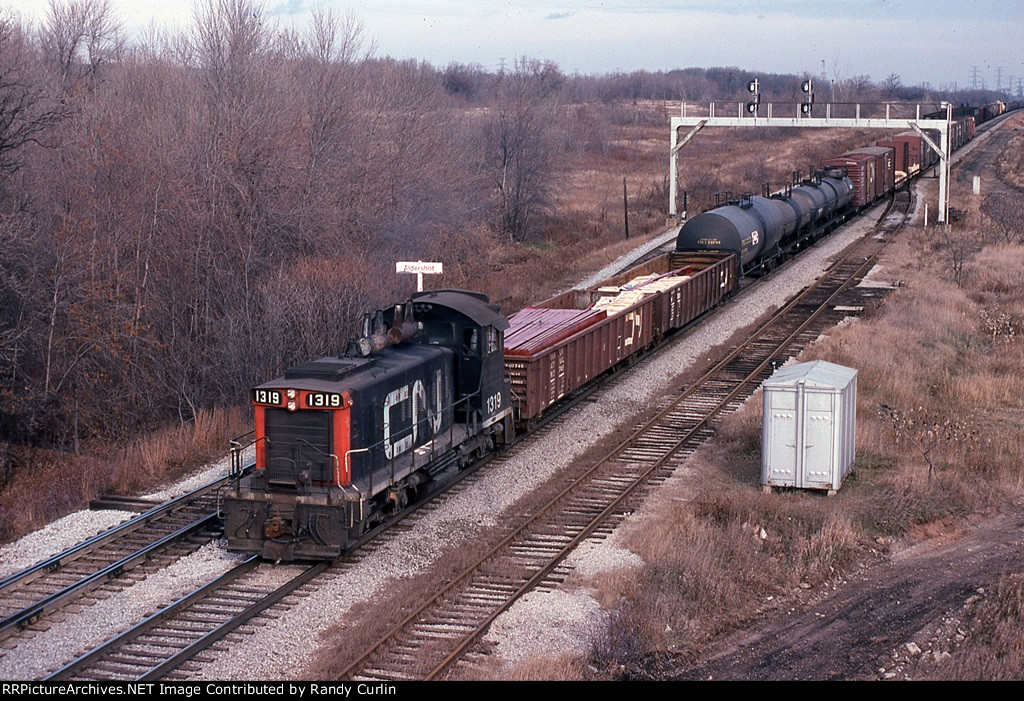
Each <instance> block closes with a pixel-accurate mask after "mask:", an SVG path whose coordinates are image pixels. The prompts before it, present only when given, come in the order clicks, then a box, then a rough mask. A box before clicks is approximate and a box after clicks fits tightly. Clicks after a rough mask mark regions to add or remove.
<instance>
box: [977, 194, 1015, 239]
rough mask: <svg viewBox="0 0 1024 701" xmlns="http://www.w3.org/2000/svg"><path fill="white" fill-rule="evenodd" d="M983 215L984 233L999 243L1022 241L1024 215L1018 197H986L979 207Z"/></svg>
mask: <svg viewBox="0 0 1024 701" xmlns="http://www.w3.org/2000/svg"><path fill="white" fill-rule="evenodd" d="M981 211H982V214H984V215H985V219H986V223H987V224H988V226H987V227H986V231H987V232H990V233H991V234H992V236H991V238H994V239H996V240H998V241H1000V242H1001V243H1021V242H1022V241H1024V213H1022V212H1021V208H1020V197H1014V196H1012V195H1007V194H996V195H987V196H986V197H985V199H984V201H983V202H982V205H981Z"/></svg>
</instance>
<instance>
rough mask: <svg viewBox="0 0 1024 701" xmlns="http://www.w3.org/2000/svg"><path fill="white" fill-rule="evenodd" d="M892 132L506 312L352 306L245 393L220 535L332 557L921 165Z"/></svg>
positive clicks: (917, 140)
mask: <svg viewBox="0 0 1024 701" xmlns="http://www.w3.org/2000/svg"><path fill="white" fill-rule="evenodd" d="M967 119H970V118H965V121H966V120H967ZM964 134H965V135H968V136H967V138H969V135H973V128H965V131H964ZM904 137H905V138H904ZM893 140H895V142H896V145H895V146H890V145H887V143H886V144H885V145H882V146H878V145H876V146H874V147H869V148H868V149H861V150H858V151H854V152H850V153H847V154H843V155H842V156H839V157H837V158H836V159H829V160H828V161H826V162H825V163H824V164H823V166H824V168H823V170H822V171H820V172H819V173H817V174H816V175H814V176H813V177H811V178H809V179H806V180H803V181H801V182H799V183H795V184H794V185H793V186H791V187H789V188H787V189H786V190H785V191H783V192H782V193H777V194H776V195H773V196H769V197H746V198H744V199H743V200H742V201H739V202H735V203H732V204H729V205H726V206H724V207H717V208H715V209H712V210H710V211H708V212H705V213H703V214H700V215H698V216H697V217H694V218H693V219H692V220H690V221H689V222H687V223H686V225H684V226H683V227H682V229H681V230H680V232H679V235H678V239H677V244H676V250H675V251H673V252H670V253H665V254H663V255H661V256H659V257H658V258H655V259H654V260H652V261H649V262H646V263H644V264H642V265H640V266H638V267H635V268H633V269H631V270H629V271H628V272H626V273H623V274H621V275H617V276H615V277H612V278H609V279H607V280H605V281H603V282H602V283H600V284H598V285H596V286H594V287H591V288H589V289H585V290H572V291H570V292H567V293H565V294H563V295H559V296H557V297H554V298H552V299H549V300H547V301H545V302H542V303H540V304H538V305H536V306H533V307H528V308H526V309H523V310H521V311H519V312H517V313H516V314H513V315H512V316H510V317H506V316H505V315H503V314H502V313H501V311H500V310H499V309H498V308H497V307H496V306H495V305H492V304H491V303H490V301H489V299H488V298H487V297H486V295H483V294H481V293H477V292H467V291H464V290H436V291H431V292H422V293H417V294H415V295H413V296H412V298H411V299H410V300H408V301H407V302H406V303H404V304H399V305H395V306H394V307H392V308H390V309H386V310H381V311H379V312H377V313H376V314H374V315H366V316H364V320H363V331H362V335H361V337H360V338H359V339H357V340H356V341H354V342H353V343H351V344H350V345H349V348H348V349H347V351H346V352H345V353H344V354H342V355H340V356H337V357H325V358H320V359H318V360H314V361H312V362H307V363H303V364H300V365H297V366H295V367H292V368H289V369H288V370H286V371H285V373H284V375H282V376H281V377H279V378H277V379H275V380H272V381H270V382H266V383H264V384H261V385H259V386H258V387H256V388H254V389H253V390H252V393H251V401H252V404H253V406H254V414H255V441H254V443H255V450H256V462H255V466H254V469H253V470H251V471H250V472H248V473H246V474H244V475H243V474H242V471H241V470H235V471H234V475H233V476H234V480H233V482H232V485H231V487H230V488H229V491H228V493H227V494H226V495H225V497H224V501H223V508H222V511H223V515H224V527H225V537H226V539H227V545H228V549H229V550H231V551H235V552H243V553H260V554H261V555H262V556H263V557H265V558H268V559H272V560H275V561H282V560H322V559H333V558H335V557H337V556H338V555H340V554H341V553H343V552H345V551H346V550H348V549H350V548H351V547H352V545H353V543H355V542H356V541H357V540H359V538H360V537H362V535H363V534H364V533H366V532H367V531H368V530H369V529H370V528H372V527H373V526H374V525H375V524H377V523H379V522H381V521H383V520H384V519H386V518H387V517H389V516H390V515H392V514H395V513H397V512H399V511H401V510H402V509H403V508H404V507H405V506H406V505H407V504H409V503H410V502H411V501H413V500H415V499H417V498H419V497H420V496H421V495H423V494H425V493H426V492H427V490H429V489H430V488H431V487H432V486H433V484H434V483H437V482H441V481H443V480H445V479H447V478H448V477H449V476H451V475H452V474H456V473H457V472H458V471H459V470H461V469H462V468H464V467H465V466H467V465H468V464H470V463H471V462H473V461H474V460H476V459H478V458H479V457H481V456H483V455H486V454H488V453H490V452H491V451H493V450H495V449H496V448H498V447H500V446H502V445H505V444H508V443H509V442H510V441H511V440H512V439H513V437H514V436H515V435H516V433H517V432H520V431H525V430H530V429H531V428H532V427H533V426H534V425H535V423H536V421H537V420H538V419H539V418H540V417H541V416H543V415H544V414H545V412H548V411H550V410H551V409H552V407H554V406H555V405H557V404H559V403H560V402H561V401H562V400H563V399H565V398H567V397H569V396H570V395H572V394H573V393H576V392H577V391H578V390H580V389H581V388H583V387H585V386H586V385H588V384H589V383H591V382H592V381H594V380H595V379H596V378H598V377H600V376H602V375H604V374H606V373H609V372H612V371H615V370H616V369H617V368H619V367H621V366H623V365H625V364H628V363H630V362H632V361H633V360H634V359H635V358H636V357H637V356H638V355H639V354H640V353H642V352H644V351H645V350H647V349H649V348H652V347H654V346H656V345H657V344H658V343H659V342H660V341H661V340H662V339H663V338H664V337H665V336H666V335H668V334H670V333H672V332H674V331H675V330H677V329H679V328H682V327H683V326H685V325H687V324H689V323H690V322H692V321H693V320H694V319H696V318H697V317H699V316H701V315H703V314H705V313H707V312H708V311H710V310H711V309H713V308H714V307H715V306H717V305H718V304H719V303H720V302H722V301H723V300H724V299H725V298H726V297H728V296H729V295H730V294H732V293H733V292H734V291H735V290H736V289H737V287H738V285H739V280H740V278H741V276H742V275H743V274H746V273H751V272H754V273H761V272H765V271H767V270H768V269H770V268H771V267H774V266H775V265H776V264H777V263H778V262H779V261H780V260H782V259H783V258H785V257H786V256H788V255H790V254H792V253H793V252H795V251H796V250H798V249H799V248H801V247H803V246H805V245H807V244H808V243H809V242H810V241H812V240H814V239H816V238H818V237H819V236H821V235H823V234H825V233H827V232H828V231H830V230H831V229H833V228H835V227H836V226H838V225H839V224H840V223H842V222H843V221H845V220H846V219H847V218H848V217H850V216H852V215H853V214H855V213H856V212H857V211H858V210H860V209H862V208H864V207H866V206H869V205H870V204H871V203H873V202H874V201H876V200H877V199H878V198H880V197H882V196H884V195H885V194H887V193H888V192H890V191H891V190H892V189H893V188H895V187H898V186H899V185H900V184H901V183H902V182H903V180H904V179H906V178H909V177H912V175H913V174H915V173H919V172H922V170H923V169H925V168H927V167H928V165H929V164H930V162H929V160H928V159H929V157H928V155H927V154H928V152H929V149H927V148H925V147H922V139H921V137H920V135H918V134H916V133H913V134H911V135H900V136H898V137H893V139H890V140H887V141H893ZM880 143H881V142H880ZM897 151H899V154H897Z"/></svg>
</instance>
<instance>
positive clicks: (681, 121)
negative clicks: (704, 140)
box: [668, 103, 953, 223]
mask: <svg viewBox="0 0 1024 701" xmlns="http://www.w3.org/2000/svg"><path fill="white" fill-rule="evenodd" d="M781 106H782V105H780V107H781ZM944 106H945V107H946V119H945V120H942V119H922V118H921V106H920V105H918V106H917V110H916V114H917V116H916V117H915V118H914V119H898V118H891V117H890V116H889V114H890V112H889V108H890V105H886V109H885V114H886V116H885V117H884V118H879V117H861V116H860V113H861V109H860V108H861V106H860V105H857V106H856V112H855V114H856V116H855V117H853V118H839V117H833V116H832V114H833V109H832V107H833V106H832V105H831V104H827V105H825V114H826V116H825V117H809V116H804V115H802V114H801V109H800V104H799V103H798V104H797V105H796V114H795V115H794V116H793V117H777V116H768V117H759V116H757V114H756V113H755V114H754V116H752V117H743V116H739V117H717V116H715V105H714V103H711V105H710V107H709V108H708V111H707V114H708V115H709V116H697V117H688V116H687V115H686V112H687V106H686V104H685V103H684V104H683V105H682V109H681V110H680V116H678V117H672V122H671V126H672V133H671V138H670V140H669V193H668V213H669V217H671V218H672V219H678V212H677V209H676V197H677V196H678V188H679V183H678V179H679V166H678V162H677V160H678V155H679V151H680V150H681V149H682V148H683V146H685V145H686V144H687V143H688V142H689V141H690V140H691V139H692V138H693V137H694V136H696V134H697V132H699V131H700V130H701V129H703V128H705V127H795V128H798V129H807V128H837V127H838V128H845V129H887V130H894V129H904V130H906V129H913V130H914V131H916V132H917V133H918V134H920V135H921V136H922V137H924V140H925V143H927V144H928V146H929V148H931V149H932V150H933V151H935V152H936V153H937V154H938V156H939V160H940V162H941V164H940V167H939V210H938V216H937V219H938V221H939V222H941V223H945V222H947V221H948V218H949V166H950V160H949V153H950V148H949V134H950V130H951V125H952V114H953V111H952V105H951V104H947V105H944ZM741 109H742V108H741ZM758 109H760V105H758ZM723 111H724V110H723ZM767 113H768V115H772V114H773V113H775V114H779V113H781V110H773V109H772V104H771V103H768V104H767ZM684 127H689V128H690V132H689V133H688V134H687V135H686V136H685V137H684V138H683V139H682V140H681V141H680V140H679V131H680V130H681V129H683V128H684ZM923 129H935V130H937V131H938V132H939V135H940V138H939V143H938V144H936V143H935V142H934V141H933V140H932V139H931V138H929V137H928V136H927V135H926V134H925V133H924V132H923V131H922V130H923Z"/></svg>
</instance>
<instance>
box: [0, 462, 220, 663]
mask: <svg viewBox="0 0 1024 701" xmlns="http://www.w3.org/2000/svg"><path fill="white" fill-rule="evenodd" d="M224 482H225V479H218V480H214V481H213V482H210V483H209V484H206V485H204V486H202V487H200V488H199V489H196V490H194V491H192V492H189V493H188V494H185V495H182V496H180V497H178V498H176V499H173V500H171V501H168V502H166V503H164V504H161V505H160V506H157V507H155V508H152V509H150V510H149V511H146V512H145V513H142V514H140V515H138V516H136V517H134V518H132V519H130V520H128V521H125V522H124V523H121V524H119V525H117V526H114V527H113V528H111V529H108V530H107V531H104V532H103V533H100V534H99V535H97V536H95V537H93V538H90V539H89V540H86V541H84V542H82V543H79V544H78V545H76V546H75V547H73V548H70V549H68V550H66V551H64V552H62V553H60V554H59V555H55V556H53V557H51V558H49V559H47V560H44V561H42V562H39V563H37V564H36V565H33V566H32V567H29V568H27V569H24V570H22V571H20V572H17V573H15V574H12V575H10V576H8V577H5V578H4V579H2V580H0V640H3V639H6V638H11V639H12V640H14V641H15V642H8V643H7V645H8V646H10V645H13V644H16V639H17V638H18V637H21V636H24V635H30V634H31V631H32V629H33V628H34V627H35V626H37V625H39V624H40V623H41V622H42V620H43V619H44V618H45V617H46V616H47V615H49V614H52V613H54V612H55V611H58V610H60V609H61V608H63V607H64V606H67V605H68V604H70V603H72V602H75V603H91V602H92V601H94V600H95V599H96V598H100V597H106V596H108V595H109V594H110V593H112V592H114V591H118V590H121V589H124V588H125V587H128V586H130V585H131V584H134V582H135V581H137V580H138V579H141V578H143V577H145V576H147V575H148V574H150V573H152V572H153V571H155V570H157V569H159V568H162V567H165V566H167V565H168V564H170V563H171V562H173V561H175V560H177V559H179V558H181V557H184V556H186V555H189V554H191V553H192V552H194V551H195V550H197V549H198V548H200V547H201V546H203V545H205V544H206V543H209V542H210V541H211V540H212V539H214V538H216V537H217V535H218V534H219V532H220V524H219V522H218V520H217V490H218V489H219V488H220V487H221V485H223V484H224Z"/></svg>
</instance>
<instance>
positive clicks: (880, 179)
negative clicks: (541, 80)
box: [676, 103, 1019, 275]
mask: <svg viewBox="0 0 1024 701" xmlns="http://www.w3.org/2000/svg"><path fill="white" fill-rule="evenodd" d="M1010 107H1011V108H1016V107H1019V105H1016V104H1014V105H1011V106H1010ZM1006 109H1007V105H1005V104H1004V103H995V104H993V105H987V106H985V107H982V108H975V109H973V110H968V109H963V110H960V111H958V112H956V113H955V115H954V119H953V123H952V127H951V129H950V132H949V140H950V146H951V147H952V149H953V150H954V151H955V150H956V149H958V148H960V147H961V146H963V145H964V144H966V143H967V142H969V141H970V140H971V139H973V138H974V135H975V130H976V126H977V124H980V123H981V121H987V120H989V119H992V118H994V117H996V116H998V115H1000V114H1003V113H1004V112H1005V111H1006ZM929 117H934V118H936V119H939V118H941V119H943V120H944V119H946V113H945V111H942V112H936V113H934V114H933V115H929ZM922 131H923V132H924V134H925V135H927V137H928V139H930V140H931V141H932V142H933V143H936V144H937V143H938V142H939V134H940V132H939V130H937V129H928V128H925V129H923V130H922ZM938 162H939V157H938V154H936V153H935V151H934V150H933V149H932V148H931V147H930V146H929V145H928V143H927V141H926V140H925V138H924V137H923V136H922V135H921V134H919V133H918V132H916V131H905V132H901V133H899V134H897V135H895V136H891V137H888V138H885V139H881V140H879V141H877V142H876V143H875V145H874V146H869V147H865V148H859V149H855V150H853V151H849V152H847V153H844V154H842V155H840V156H836V157H834V158H830V159H826V160H825V161H823V162H822V164H821V166H822V170H820V171H819V172H818V173H816V174H814V175H813V176H812V177H810V178H806V179H803V180H798V181H795V182H794V183H793V184H791V185H790V186H789V187H787V188H786V189H785V190H783V191H781V192H777V193H775V194H773V195H770V196H763V197H758V196H752V195H745V196H744V197H743V198H742V199H740V200H736V201H733V202H729V203H728V204H725V205H723V206H721V207H716V208H714V209H711V210H709V211H707V212H703V213H701V214H698V215H697V216H695V217H693V218H692V219H690V220H689V221H687V222H686V223H685V224H684V225H683V227H682V229H681V230H680V232H679V236H678V239H677V243H676V251H678V252H680V253H699V252H712V251H721V252H730V253H733V254H735V255H736V256H737V258H738V259H739V261H740V268H741V270H742V272H743V274H744V275H760V274H764V273H767V272H770V271H771V270H772V269H774V268H775V267H777V266H778V265H779V264H780V263H782V262H783V261H784V260H785V259H786V258H788V257H790V256H791V255H793V254H794V253H795V252H797V251H799V250H800V249H801V248H804V247H806V246H807V245H809V244H810V243H812V242H814V241H815V240H817V239H819V238H821V237H822V236H824V235H825V234H827V233H829V232H830V231H832V230H833V229H835V228H836V227H837V226H839V225H840V224H842V223H843V222H844V221H846V220H847V219H848V218H849V217H851V216H854V215H856V214H857V213H859V212H860V211H862V210H864V209H865V208H867V207H870V206H871V205H873V204H874V203H875V202H877V201H879V200H881V199H882V198H884V197H886V196H888V195H889V194H890V193H892V192H893V191H894V190H896V189H897V188H899V187H900V186H902V185H903V184H904V183H906V182H907V181H908V180H909V179H911V178H913V177H915V176H917V175H919V174H920V173H923V172H925V171H926V170H928V169H929V168H931V167H932V166H934V165H936V164H937V163H938Z"/></svg>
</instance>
